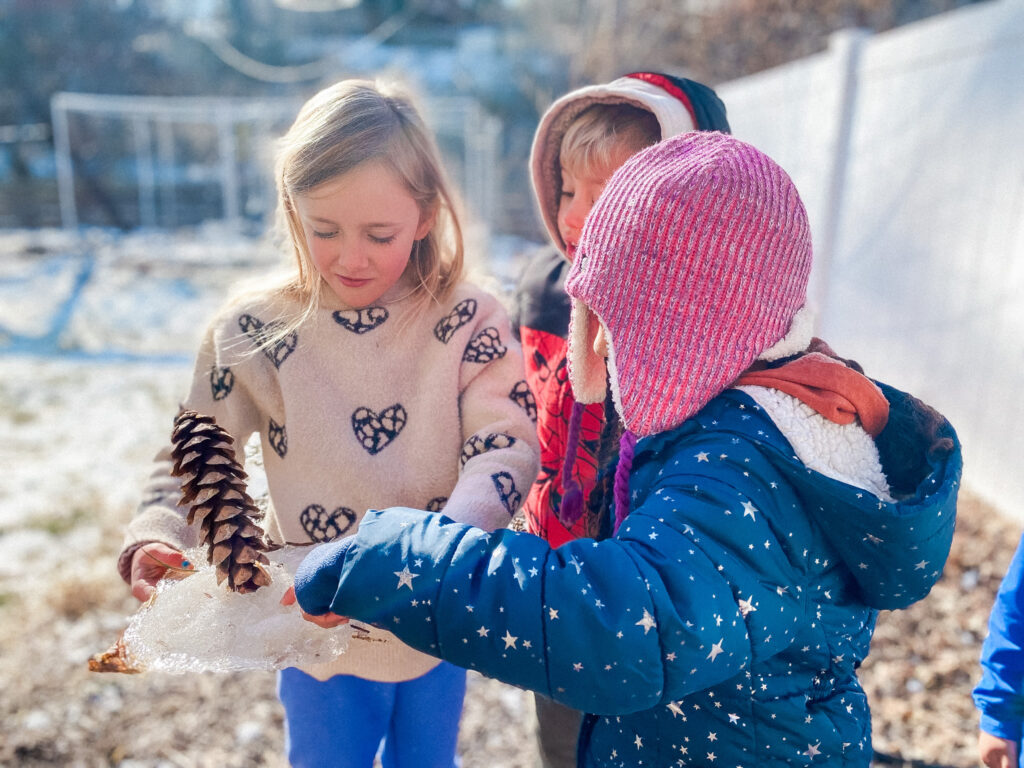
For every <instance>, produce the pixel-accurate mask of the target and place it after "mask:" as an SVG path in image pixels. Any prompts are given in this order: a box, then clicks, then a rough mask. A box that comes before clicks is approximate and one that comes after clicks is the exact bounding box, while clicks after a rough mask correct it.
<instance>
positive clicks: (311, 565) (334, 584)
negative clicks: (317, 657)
mask: <svg viewBox="0 0 1024 768" xmlns="http://www.w3.org/2000/svg"><path fill="white" fill-rule="evenodd" d="M354 542H355V537H354V536H346V537H345V538H343V539H338V540H337V541H332V542H330V543H328V544H321V545H320V546H318V547H314V549H313V551H311V552H310V553H309V554H308V555H306V557H305V558H303V560H302V562H301V563H299V567H298V568H297V569H296V571H295V598H296V600H298V603H299V606H300V607H301V608H302V610H303V611H305V612H306V613H308V614H310V615H312V616H320V615H322V614H325V613H328V612H329V611H330V610H331V603H332V602H334V595H335V593H336V592H337V591H338V582H339V581H340V579H341V569H342V567H343V566H344V565H345V554H346V553H347V552H348V550H349V548H350V547H351V546H352V544H353V543H354Z"/></svg>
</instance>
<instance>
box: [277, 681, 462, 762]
mask: <svg viewBox="0 0 1024 768" xmlns="http://www.w3.org/2000/svg"><path fill="white" fill-rule="evenodd" d="M465 693H466V672H465V670H462V669H459V668H458V667H456V666H453V665H451V664H448V663H446V662H441V664H440V665H438V666H437V667H436V668H434V669H432V670H431V671H430V672H427V673H426V674H425V675H423V676H422V677H417V678H415V679H414V680H407V681H405V682H401V683H378V682H374V681H373V680H364V679H363V678H361V677H353V676H352V675H335V676H334V677H332V678H330V679H329V680H325V681H323V682H321V681H319V680H317V679H316V678H315V677H311V676H309V675H307V674H306V673H305V672H302V671H301V670H298V669H295V668H293V667H289V668H288V669H284V670H282V671H281V672H280V673H279V674H278V678H277V695H278V696H279V697H280V699H281V703H282V704H284V712H285V751H286V753H287V755H288V760H289V761H290V762H291V764H292V765H293V766H295V768H315V767H317V766H325V767H326V766H330V768H371V766H372V765H373V758H374V756H375V755H376V754H377V752H378V750H379V748H380V744H381V741H383V742H384V751H383V754H382V755H381V762H382V764H383V766H384V768H453V766H456V765H457V764H458V763H457V760H456V758H455V745H456V742H457V740H458V735H459V717H460V716H461V714H462V699H463V697H464V696H465Z"/></svg>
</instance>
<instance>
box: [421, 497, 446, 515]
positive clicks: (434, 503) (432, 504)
mask: <svg viewBox="0 0 1024 768" xmlns="http://www.w3.org/2000/svg"><path fill="white" fill-rule="evenodd" d="M447 503H448V497H447V496H435V497H434V498H432V499H431V500H430V501H428V502H427V506H425V507H424V509H425V510H427V512H440V511H441V510H442V509H444V505H445V504H447Z"/></svg>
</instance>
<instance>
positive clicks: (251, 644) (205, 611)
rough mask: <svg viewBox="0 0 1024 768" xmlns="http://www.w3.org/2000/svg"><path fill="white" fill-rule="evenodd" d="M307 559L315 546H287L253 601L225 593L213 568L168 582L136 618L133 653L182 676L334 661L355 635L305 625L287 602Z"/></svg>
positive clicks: (273, 557)
mask: <svg viewBox="0 0 1024 768" xmlns="http://www.w3.org/2000/svg"><path fill="white" fill-rule="evenodd" d="M308 552H309V547H285V548H283V549H280V550H278V551H276V552H270V553H268V557H269V559H270V567H269V570H270V576H271V578H272V582H271V584H270V586H267V587H262V588H261V589H258V590H256V591H255V592H251V593H249V594H242V593H238V592H231V591H229V590H227V589H225V588H224V587H223V586H218V585H217V577H216V570H215V568H214V567H213V566H211V565H205V564H204V565H203V566H202V567H201V568H199V569H198V570H197V571H196V573H194V574H193V575H191V576H188V577H187V578H184V579H180V580H174V579H164V580H163V581H161V582H160V583H159V585H158V586H157V594H156V597H155V599H153V600H151V601H150V602H148V603H147V604H145V605H144V606H143V607H142V608H140V609H139V610H138V611H137V612H136V613H135V614H134V615H133V616H132V617H131V618H130V619H129V623H128V628H127V629H126V630H125V632H124V644H125V647H126V650H127V652H128V654H129V655H130V656H131V658H132V660H133V662H135V664H136V665H137V666H139V667H141V668H142V669H145V670H155V671H159V672H173V673H178V674H184V673H187V672H234V671H238V670H246V669H265V670H272V669H283V668H284V667H293V666H305V665H309V664H317V663H322V662H326V661H330V660H331V659H333V658H334V657H335V656H338V655H339V654H341V653H344V652H345V650H346V648H347V647H348V639H349V636H350V635H351V634H352V630H351V628H350V627H349V626H348V625H347V624H346V625H343V626H340V627H336V628H334V629H322V628H321V627H318V626H317V625H315V624H312V623H310V622H308V621H306V620H304V619H303V618H302V614H301V613H300V612H299V609H298V606H297V605H290V606H283V605H281V603H280V601H281V596H282V595H284V593H285V591H286V590H287V589H288V587H290V586H291V585H292V580H293V574H294V573H295V569H296V568H297V567H298V564H299V563H300V562H301V561H302V558H303V557H304V556H305V555H306V554H307V553H308ZM187 557H188V559H189V560H191V561H192V562H193V563H199V562H204V561H205V560H206V557H205V553H204V552H202V551H198V550H197V551H194V552H189V553H187Z"/></svg>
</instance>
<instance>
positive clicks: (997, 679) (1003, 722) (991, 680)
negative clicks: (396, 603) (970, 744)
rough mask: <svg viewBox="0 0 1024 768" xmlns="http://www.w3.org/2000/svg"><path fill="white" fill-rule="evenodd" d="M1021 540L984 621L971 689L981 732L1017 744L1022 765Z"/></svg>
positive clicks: (1023, 609) (1023, 592)
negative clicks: (984, 632) (976, 673)
mask: <svg viewBox="0 0 1024 768" xmlns="http://www.w3.org/2000/svg"><path fill="white" fill-rule="evenodd" d="M1022 586H1024V538H1022V539H1021V540H1020V542H1018V544H1017V551H1016V552H1014V554H1013V560H1012V561H1011V562H1010V567H1009V568H1008V569H1007V571H1006V575H1005V576H1004V577H1003V581H1002V584H1000V586H999V592H998V593H997V594H996V599H995V602H994V603H993V605H992V613H991V615H990V616H989V620H988V636H987V637H986V638H985V644H984V645H983V646H982V647H981V668H982V671H983V672H984V674H983V675H982V677H981V680H980V681H979V682H978V685H977V686H976V687H975V689H974V704H975V706H976V707H977V708H978V710H979V711H980V712H981V721H980V726H981V730H983V731H985V732H986V733H991V734H992V735H993V736H999V737H1000V738H1003V739H1009V740H1010V741H1012V742H1015V743H1016V744H1017V756H1018V762H1017V764H1018V765H1024V750H1022V749H1021V747H1022V746H1024V744H1022V741H1024V740H1022V728H1024V651H1022V645H1024V589H1022Z"/></svg>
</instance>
